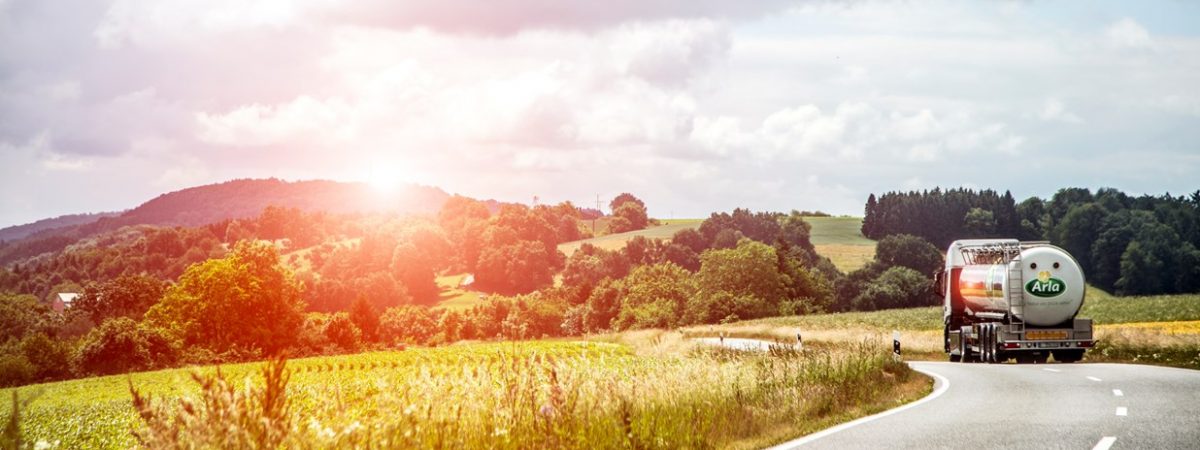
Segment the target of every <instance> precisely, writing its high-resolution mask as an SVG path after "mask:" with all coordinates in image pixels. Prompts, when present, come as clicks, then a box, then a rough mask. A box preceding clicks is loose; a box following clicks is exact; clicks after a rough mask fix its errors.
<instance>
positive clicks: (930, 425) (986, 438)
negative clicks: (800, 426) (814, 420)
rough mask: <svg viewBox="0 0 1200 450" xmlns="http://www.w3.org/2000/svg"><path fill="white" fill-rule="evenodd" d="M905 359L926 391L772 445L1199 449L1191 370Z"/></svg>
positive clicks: (1196, 389)
mask: <svg viewBox="0 0 1200 450" xmlns="http://www.w3.org/2000/svg"><path fill="white" fill-rule="evenodd" d="M729 341H730V339H726V342H727V344H726V345H730V344H729ZM735 342H736V341H735ZM735 345H742V346H746V345H749V344H745V343H737V344H735ZM910 365H911V366H912V367H913V368H914V369H916V370H919V371H921V372H924V373H926V374H929V375H930V376H932V377H933V378H934V379H935V380H936V381H935V387H934V392H933V393H932V394H930V395H929V396H928V397H925V398H924V399H921V400H918V401H916V402H913V403H911V404H909V405H905V406H902V407H900V408H896V409H893V410H889V411H885V412H883V413H880V414H877V415H875V416H870V417H865V418H863V419H859V420H856V421H853V422H849V423H846V424H843V425H840V426H837V427H833V428H830V429H827V430H824V431H821V432H818V433H814V434H811V435H808V436H805V437H802V438H799V439H796V440H794V441H790V442H787V443H784V444H781V445H779V446H777V447H775V449H780V450H782V449H792V448H802V449H822V448H829V449H859V448H862V449H879V448H886V449H889V450H890V449H933V448H947V449H948V448H954V449H992V448H1012V449H1041V448H1063V449H1090V448H1099V449H1105V448H1112V449H1200V371H1195V370H1186V369H1174V368H1168V367H1154V366H1143V365H1134V364H1038V365H1032V364H1030V365H1015V364H978V363H975V364H961V363H949V362H912V363H910Z"/></svg>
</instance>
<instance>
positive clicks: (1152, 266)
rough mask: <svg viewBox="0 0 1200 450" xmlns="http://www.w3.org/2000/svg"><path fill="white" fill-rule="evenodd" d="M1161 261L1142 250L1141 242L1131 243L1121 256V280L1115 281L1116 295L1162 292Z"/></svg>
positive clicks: (1152, 254) (1156, 256)
mask: <svg viewBox="0 0 1200 450" xmlns="http://www.w3.org/2000/svg"><path fill="white" fill-rule="evenodd" d="M1162 270H1163V261H1162V259H1160V258H1159V257H1158V255H1155V254H1154V253H1153V252H1151V251H1148V250H1147V249H1145V248H1144V246H1143V245H1142V243H1141V242H1139V241H1133V242H1130V243H1129V247H1127V248H1126V249H1125V253H1123V254H1122V255H1121V278H1120V279H1118V280H1117V283H1116V287H1117V290H1118V293H1120V294H1122V295H1138V294H1149V293H1152V292H1155V293H1156V292H1162V290H1163V287H1164V286H1163V283H1162V276H1161V274H1162Z"/></svg>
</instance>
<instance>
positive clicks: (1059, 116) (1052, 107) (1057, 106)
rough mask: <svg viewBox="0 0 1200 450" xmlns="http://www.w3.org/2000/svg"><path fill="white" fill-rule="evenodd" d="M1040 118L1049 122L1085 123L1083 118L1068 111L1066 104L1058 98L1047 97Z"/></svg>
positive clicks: (1039, 114)
mask: <svg viewBox="0 0 1200 450" xmlns="http://www.w3.org/2000/svg"><path fill="white" fill-rule="evenodd" d="M1038 118H1040V119H1042V120H1044V121H1047V122H1066V123H1083V119H1082V118H1080V117H1079V116H1077V115H1075V113H1072V112H1070V111H1067V107H1066V105H1064V104H1063V102H1062V100H1059V99H1057V98H1048V99H1046V103H1045V104H1043V105H1042V111H1041V112H1040V113H1038Z"/></svg>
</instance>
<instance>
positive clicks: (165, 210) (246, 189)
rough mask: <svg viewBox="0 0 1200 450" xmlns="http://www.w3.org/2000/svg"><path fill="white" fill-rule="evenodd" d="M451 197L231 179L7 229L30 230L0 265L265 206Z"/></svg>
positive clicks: (339, 208) (395, 203) (414, 209)
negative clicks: (87, 241) (109, 236)
mask: <svg viewBox="0 0 1200 450" xmlns="http://www.w3.org/2000/svg"><path fill="white" fill-rule="evenodd" d="M449 197H450V196H449V194H447V193H446V192H445V191H443V190H441V189H439V188H435V187H428V186H419V185H407V186H402V187H400V188H399V189H397V190H396V191H395V192H392V193H387V194H385V193H381V192H379V191H377V190H375V189H373V188H372V187H370V186H369V185H367V184H365V183H345V182H337V181H328V180H311V181H294V182H289V181H283V180H279V179H274V178H271V179H242V180H232V181H227V182H224V183H217V184H209V185H205V186H197V187H193V188H188V189H183V190H179V191H175V192H170V193H167V194H163V195H160V196H158V197H155V198H154V199H151V200H150V201H147V202H145V203H143V204H141V205H139V206H138V207H136V208H133V209H130V210H128V211H125V212H123V213H120V214H119V215H112V214H99V215H92V216H88V215H80V216H70V217H66V218H58V219H50V220H48V221H39V222H34V223H33V224H27V225H21V226H19V227H10V228H6V229H5V230H6V231H10V233H16V234H20V233H24V232H29V233H27V234H26V235H25V236H24V237H23V238H17V239H15V240H11V241H9V242H6V243H5V244H4V245H0V264H7V263H10V262H13V261H18V260H21V259H23V258H28V257H32V256H36V255H39V254H42V253H48V252H56V251H60V250H62V249H64V248H66V246H68V245H70V244H71V243H73V242H76V241H78V240H79V239H83V238H86V237H89V236H95V235H98V234H101V233H105V232H110V231H114V230H117V229H120V228H122V227H126V226H134V225H157V226H193V227H194V226H202V225H207V224H210V223H214V222H220V221H222V220H230V219H242V218H250V217H255V216H258V215H259V214H260V213H261V212H262V210H263V209H264V208H266V207H267V206H282V207H287V208H297V209H300V210H303V211H308V212H315V211H321V212H326V213H330V214H351V213H371V212H394V213H401V214H404V213H412V214H435V213H437V211H438V210H440V209H441V207H442V204H444V203H445V202H446V199H448V198H449ZM97 216H99V217H97ZM89 218H91V220H88V219H89ZM55 225H58V226H55ZM14 229H15V230H14Z"/></svg>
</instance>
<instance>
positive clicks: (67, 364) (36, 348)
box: [21, 333, 73, 380]
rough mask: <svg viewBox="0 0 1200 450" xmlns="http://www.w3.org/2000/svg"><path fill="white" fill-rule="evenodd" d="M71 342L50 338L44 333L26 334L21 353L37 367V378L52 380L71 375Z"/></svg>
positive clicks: (22, 341)
mask: <svg viewBox="0 0 1200 450" xmlns="http://www.w3.org/2000/svg"><path fill="white" fill-rule="evenodd" d="M72 350H73V349H72V347H71V344H70V343H69V342H64V341H61V340H55V339H50V337H49V336H46V335H45V334H43V333H35V334H30V335H27V336H25V339H22V340H21V353H22V354H24V355H25V358H26V359H28V360H29V362H30V363H31V364H33V366H34V367H36V368H37V375H36V376H37V379H39V380H51V379H61V378H66V377H68V376H70V375H71V370H70V368H71V351H72Z"/></svg>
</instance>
